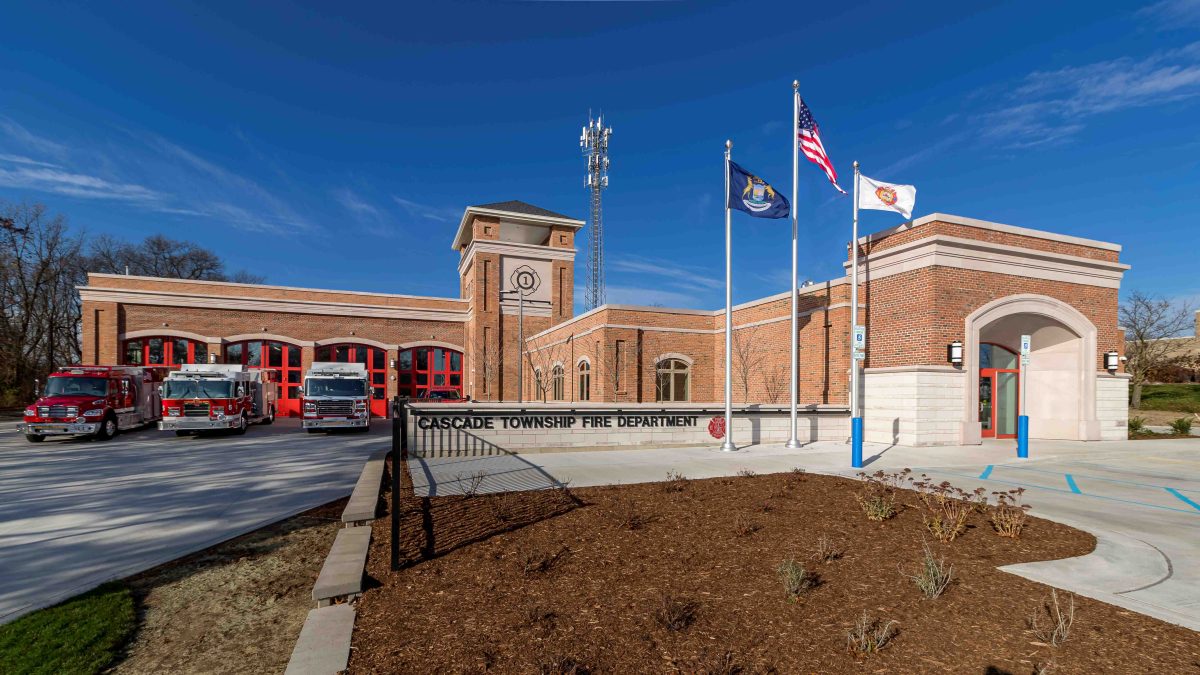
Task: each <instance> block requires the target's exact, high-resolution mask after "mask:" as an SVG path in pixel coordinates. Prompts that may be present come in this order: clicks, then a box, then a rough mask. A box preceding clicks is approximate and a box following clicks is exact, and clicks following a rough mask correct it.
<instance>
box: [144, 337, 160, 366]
mask: <svg viewBox="0 0 1200 675" xmlns="http://www.w3.org/2000/svg"><path fill="white" fill-rule="evenodd" d="M148 351H149V354H147V355H146V363H147V364H148V365H153V366H158V365H162V364H163V363H164V361H163V356H164V355H163V341H162V338H150V349H149V350H148Z"/></svg>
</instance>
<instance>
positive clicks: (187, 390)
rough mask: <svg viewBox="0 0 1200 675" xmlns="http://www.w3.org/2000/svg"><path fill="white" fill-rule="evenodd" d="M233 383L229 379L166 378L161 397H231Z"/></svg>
mask: <svg viewBox="0 0 1200 675" xmlns="http://www.w3.org/2000/svg"><path fill="white" fill-rule="evenodd" d="M232 392H233V383H232V382H230V381H229V380H166V381H164V382H163V386H162V397H163V398H232V395H233V394H232Z"/></svg>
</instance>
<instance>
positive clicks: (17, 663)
mask: <svg viewBox="0 0 1200 675" xmlns="http://www.w3.org/2000/svg"><path fill="white" fill-rule="evenodd" d="M135 625H136V622H135V617H134V607H133V597H132V596H130V594H129V588H128V587H126V586H125V584H122V583H120V582H116V581H114V582H110V583H107V584H104V585H103V586H100V587H99V588H96V589H94V590H92V591H89V592H87V593H84V594H83V595H77V596H75V597H74V598H71V599H70V600H67V601H65V602H63V603H61V604H58V605H55V606H53V607H47V608H46V609H41V610H38V611H36V612H33V613H32V614H27V615H25V616H23V617H21V618H19V619H17V620H16V621H13V622H12V623H9V624H6V625H3V626H0V673H4V674H5V675H18V674H21V675H24V674H25V673H47V674H49V673H56V674H57V673H89V674H90V673H99V672H100V671H102V670H103V669H104V668H105V667H107V666H108V665H110V664H111V663H112V662H113V661H114V660H115V659H116V657H117V655H118V654H119V653H120V651H121V647H122V646H123V645H124V644H125V642H126V640H128V639H129V637H130V636H131V635H132V634H133V630H134V627H135Z"/></svg>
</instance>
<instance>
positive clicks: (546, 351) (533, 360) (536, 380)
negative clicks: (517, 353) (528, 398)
mask: <svg viewBox="0 0 1200 675" xmlns="http://www.w3.org/2000/svg"><path fill="white" fill-rule="evenodd" d="M565 344H566V343H565V342H558V343H553V344H549V345H544V346H542V347H538V348H533V349H529V350H527V351H526V352H525V356H526V358H527V359H528V360H529V369H530V371H532V373H533V389H534V391H535V392H536V396H537V397H538V399H539V400H541V401H542V402H543V403H545V402H546V401H547V400H548V399H550V398H552V397H551V395H550V394H551V391H552V390H553V388H554V381H555V374H554V368H555V367H556V366H559V367H562V369H563V373H562V378H563V379H562V386H563V397H564V399H565V398H566V393H567V390H566V386H567V381H566V366H565V365H564V364H563V362H562V356H563V347H564V345H565Z"/></svg>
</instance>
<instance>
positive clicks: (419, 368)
mask: <svg viewBox="0 0 1200 675" xmlns="http://www.w3.org/2000/svg"><path fill="white" fill-rule="evenodd" d="M422 354H423V356H422ZM406 355H407V356H406ZM439 355H440V360H439ZM455 361H457V362H458V367H457V368H455V367H454V362H455ZM406 364H407V367H405V365H406ZM462 366H463V355H462V352H460V351H458V350H457V349H450V348H448V347H436V346H418V347H410V348H409V349H402V350H400V352H399V353H398V354H397V359H396V377H397V383H396V384H397V393H398V394H399V395H400V396H408V397H411V398H419V397H420V396H421V393H422V392H424V391H427V390H428V389H429V387H431V386H432V387H454V388H455V389H457V390H458V393H459V395H462V392H463V371H462Z"/></svg>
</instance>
